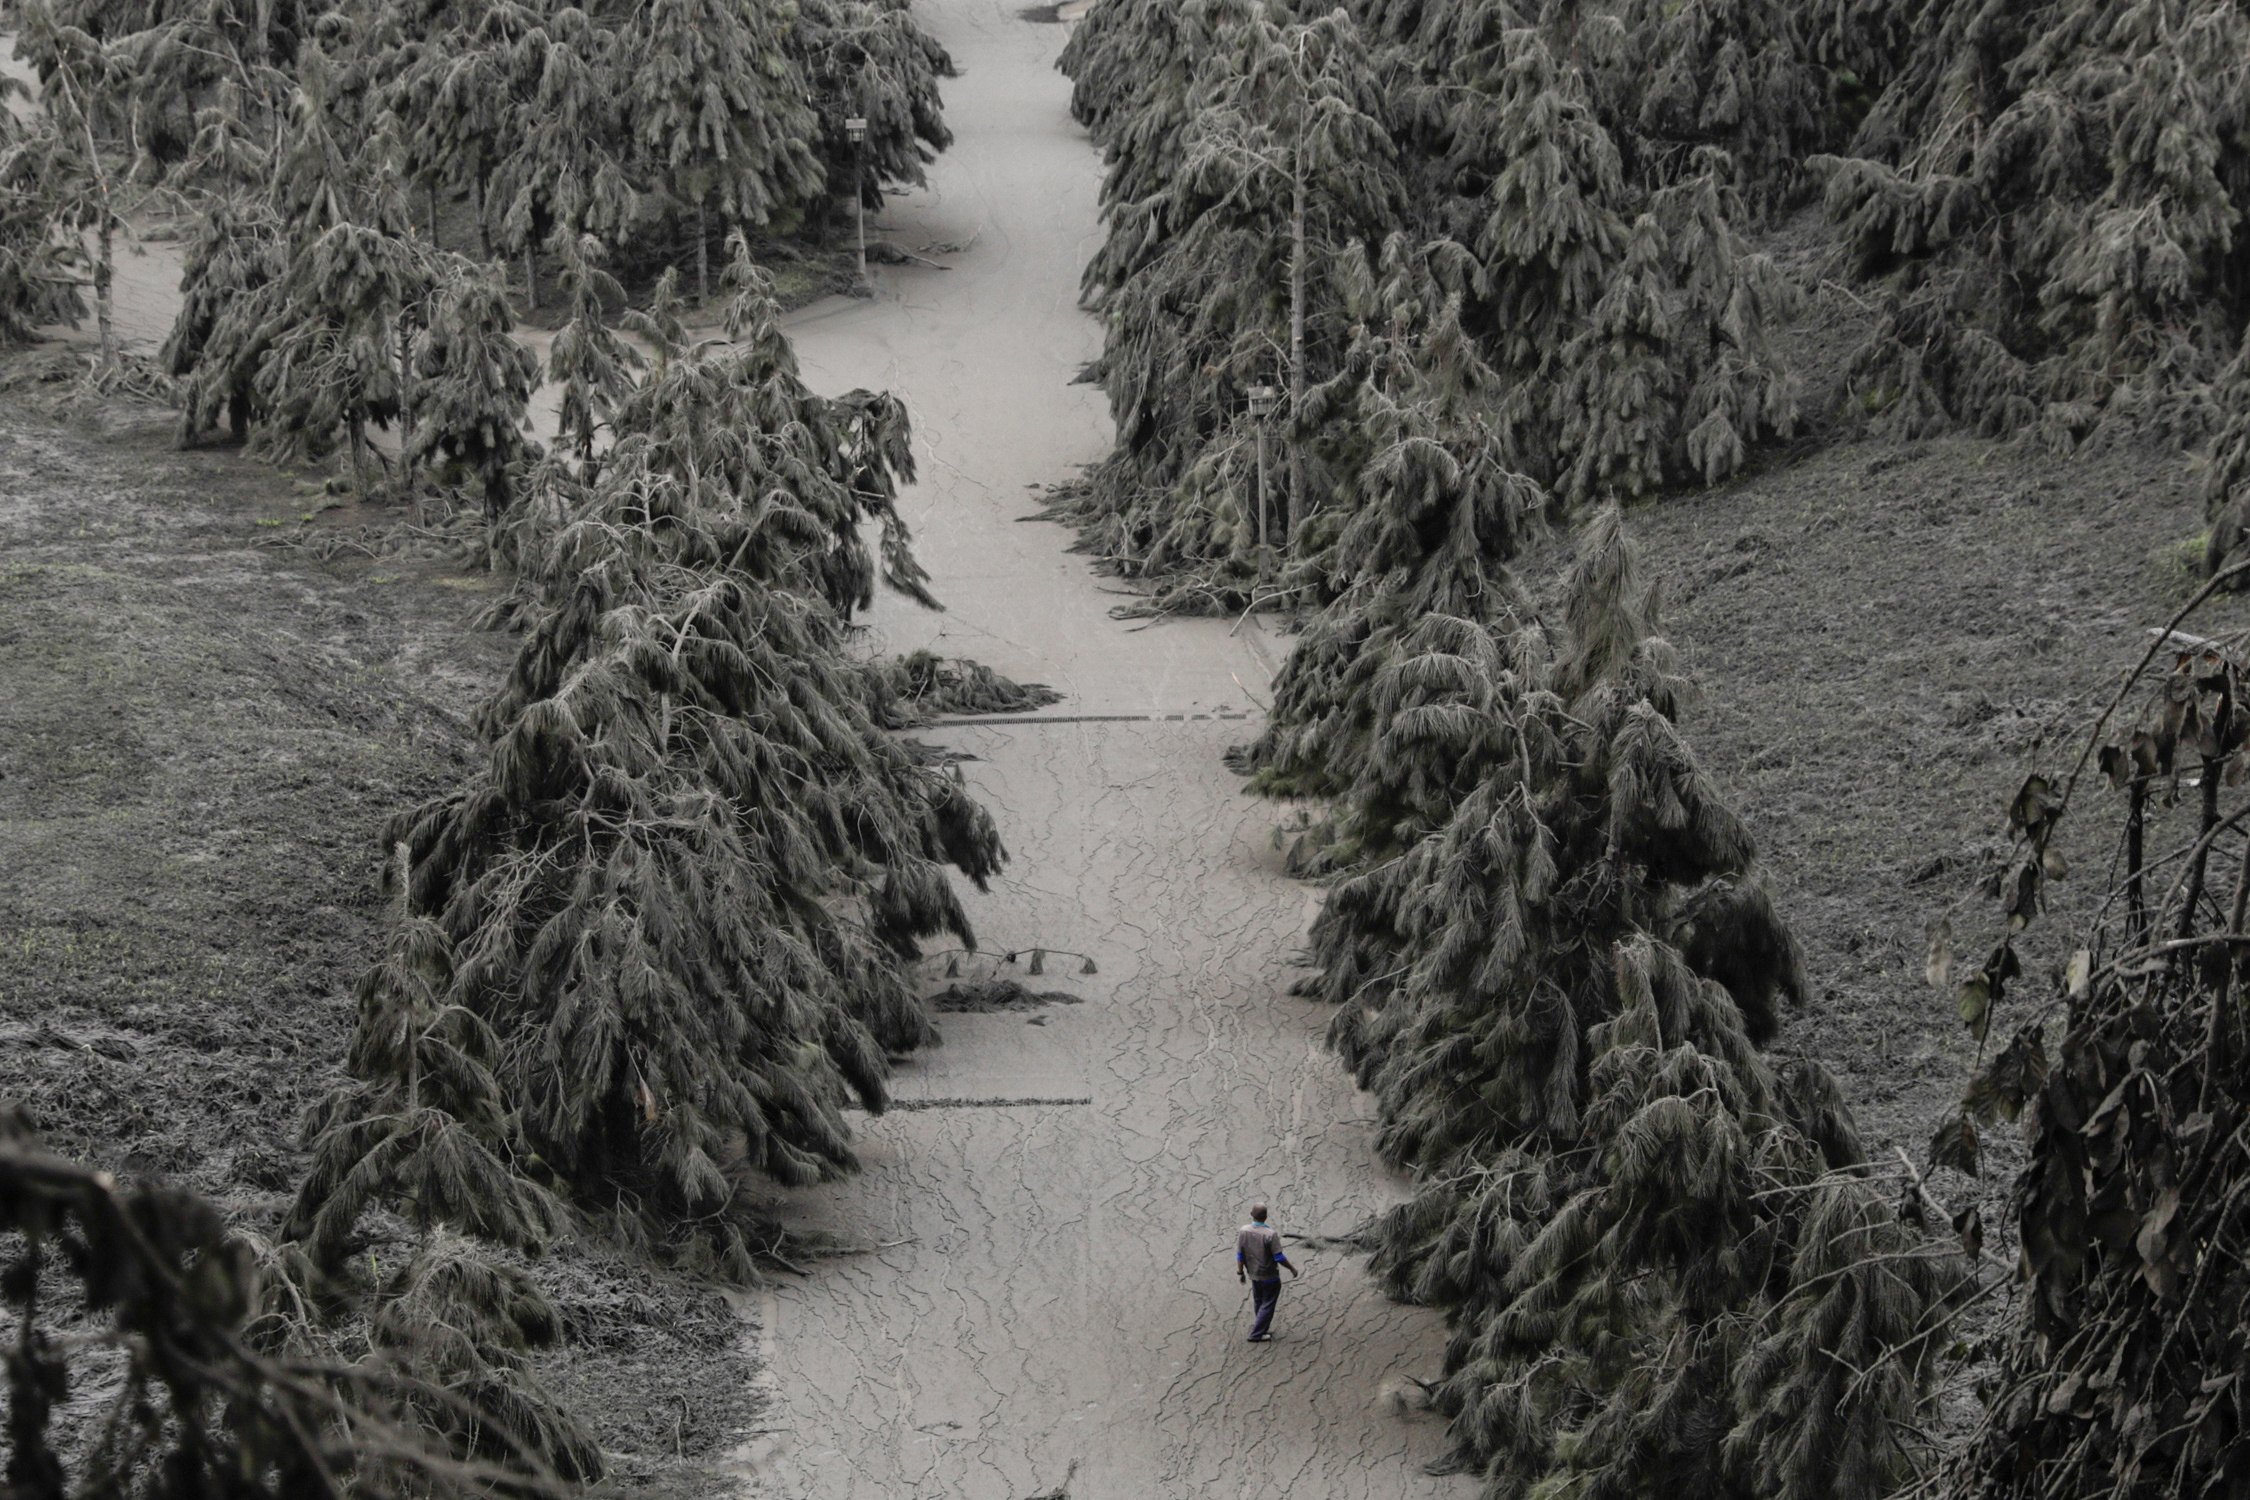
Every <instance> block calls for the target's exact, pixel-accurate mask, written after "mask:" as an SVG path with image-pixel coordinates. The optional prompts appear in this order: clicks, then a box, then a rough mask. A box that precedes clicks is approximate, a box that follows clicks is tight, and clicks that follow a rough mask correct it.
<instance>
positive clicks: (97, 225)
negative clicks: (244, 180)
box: [4, 0, 133, 370]
mask: <svg viewBox="0 0 2250 1500" xmlns="http://www.w3.org/2000/svg"><path fill="white" fill-rule="evenodd" d="M21 24H22V27H23V31H24V38H25V41H26V42H27V43H28V44H29V46H28V49H27V50H29V51H31V52H32V53H33V55H34V56H35V57H37V58H38V59H39V62H40V65H41V67H40V73H41V92H40V101H39V116H38V118H37V119H36V120H35V121H33V122H32V123H31V124H30V125H28V126H25V125H18V124H15V123H14V122H11V124H10V131H11V134H12V136H13V141H12V142H11V150H10V153H9V154H10V156H11V157H13V158H14V160H13V161H10V162H7V163H5V164H4V165H5V166H6V168H7V170H8V172H9V174H10V175H11V176H13V177H15V178H16V179H17V180H18V181H19V182H22V183H24V184H25V187H26V190H27V191H26V196H25V198H24V199H23V200H20V201H21V202H22V205H23V206H24V207H26V208H44V210H45V214H46V218H47V224H46V226H45V227H44V233H43V234H41V233H38V232H37V231H30V232H28V233H27V234H26V235H25V244H26V248H27V249H32V254H31V256H30V258H29V259H28V260H27V261H25V262H23V269H22V270H19V271H18V272H17V273H16V276H17V280H18V282H19V285H21V284H22V283H23V280H24V278H25V276H26V273H29V274H32V275H37V274H42V273H49V274H51V273H52V272H53V271H55V270H60V269H63V268H64V267H66V266H68V265H70V264H71V263H72V262H79V263H82V264H83V266H84V272H85V286H86V289H87V290H89V291H91V292H92V293H93V297H92V302H93V311H94V325H95V328H96V330H97V338H98V341H99V342H98V350H99V355H98V357H99V359H100V361H101V365H102V368H103V369H105V370H107V369H109V368H111V367H113V366H114V365H115V364H116V362H117V334H116V308H115V296H114V292H113V283H114V281H115V279H116V269H117V240H118V237H119V236H120V235H121V234H123V233H124V232H125V230H126V223H125V200H124V189H125V170H126V168H128V167H129V166H130V165H131V161H130V158H129V157H128V158H125V159H124V160H120V159H119V157H120V156H121V155H122V153H120V152H118V151H116V150H115V149H114V148H112V147H110V146H109V145H108V144H107V143H106V142H105V141H104V139H103V136H104V134H105V133H106V132H105V126H106V124H107V121H108V119H109V117H110V116H111V115H113V114H115V113H117V112H118V111H119V109H120V108H121V107H122V106H123V105H124V104H125V103H126V101H127V100H129V98H130V97H131V95H132V79H133V74H132V68H131V65H130V62H129V59H128V57H127V54H126V49H124V48H123V47H121V46H118V45H116V44H114V43H106V42H104V41H103V40H102V39H101V38H99V37H97V36H94V35H92V34H91V33H89V32H86V31H83V30H80V29H79V28H78V27H76V26H72V25H68V24H66V23H64V22H62V21H60V20H58V19H57V18H56V16H55V15H54V13H53V12H52V11H51V10H50V9H49V8H48V6H47V5H46V4H44V3H43V0H26V3H25V4H24V6H23V7H22V22H21ZM32 182H36V184H37V185H36V187H32V186H30V184H31V183H32ZM27 230H28V226H27ZM89 236H90V237H91V238H92V240H93V249H92V251H91V252H87V251H86V250H84V249H83V246H84V245H85V242H86V239H87V238H88V237H89ZM58 243H59V244H60V245H61V246H62V247H64V249H65V252H66V254H65V256H64V257H63V258H61V259H58V258H57V257H55V256H53V255H51V254H41V253H39V252H40V250H43V249H44V247H45V246H46V245H50V244H58ZM33 247H38V249H33ZM71 251H75V252H76V253H68V252H71ZM19 253H20V252H19ZM48 300H50V301H52V300H53V299H52V298H50V299H48ZM64 305H66V306H67V299H66V300H65V304H64Z"/></svg>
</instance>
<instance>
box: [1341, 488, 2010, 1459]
mask: <svg viewBox="0 0 2250 1500" xmlns="http://www.w3.org/2000/svg"><path fill="white" fill-rule="evenodd" d="M1654 626H1655V620H1654V591H1653V589H1652V588H1651V587H1650V585H1649V584H1648V583H1647V582H1646V581H1645V580H1644V579H1643V578H1642V577H1641V575H1640V572H1639V569H1638V565H1637V562H1636V560H1635V558H1634V555H1633V551H1632V549H1631V547H1630V545H1629V544H1628V542H1627V540H1626V538H1625V536H1624V534H1623V528H1622V524H1621V522H1620V521H1619V519H1618V516H1617V513H1616V511H1615V510H1614V509H1607V510H1604V511H1603V512H1601V513H1600V514H1599V515H1598V516H1597V517H1596V518H1595V520H1594V521H1593V522H1592V524H1591V525H1590V527H1589V528H1588V530H1587V532H1586V534H1585V535H1584V536H1583V537H1582V538H1581V540H1580V544H1579V555H1578V561H1577V563H1576V565H1575V567H1574V569H1573V571H1572V574H1571V576H1570V578H1569V580H1568V582H1567V584H1566V586H1565V590H1564V603H1563V607H1562V612H1561V618H1560V619H1559V620H1553V621H1544V620H1540V619H1538V618H1537V617H1536V616H1534V615H1533V614H1532V613H1531V612H1530V611H1529V610H1528V608H1517V609H1508V608H1493V607H1492V606H1490V605H1487V606H1486V618H1484V619H1481V620H1480V619H1474V618H1464V617H1462V616H1459V615H1448V614H1440V613H1436V612H1428V613H1423V614H1421V615H1419V616H1418V617H1415V618H1413V619H1411V620H1410V621H1407V622H1405V623H1404V625H1403V628H1401V629H1400V630H1399V632H1398V635H1397V638H1396V640H1395V642H1394V643H1392V644H1391V645H1390V647H1389V649H1388V651H1387V659H1386V660H1385V661H1384V662H1383V664H1382V666H1381V669H1380V670H1379V671H1376V672H1373V673H1371V674H1368V675H1367V676H1366V677H1364V678H1362V679H1359V680H1358V681H1357V682H1356V683H1355V686H1356V687H1358V689H1359V691H1361V692H1364V693H1366V694H1368V695H1370V697H1371V699H1372V702H1373V704H1374V705H1375V707H1376V709H1377V711H1376V712H1375V713H1373V714H1371V715H1369V716H1367V718H1366V720H1365V722H1366V723H1368V724H1369V725H1370V726H1371V728H1372V732H1373V734H1374V736H1375V739H1374V743H1373V744H1372V745H1371V746H1369V747H1368V750H1367V752H1366V753H1365V754H1364V755H1363V756H1362V757H1361V758H1360V760H1359V761H1358V766H1359V774H1358V775H1357V776H1356V777H1355V778H1354V781H1353V784H1352V785H1350V786H1349V787H1346V788H1344V789H1342V790H1340V791H1339V792H1338V793H1337V794H1336V795H1337V799H1338V805H1339V808H1340V809H1341V810H1342V811H1343V812H1344V814H1345V815H1346V816H1348V817H1353V818H1355V819H1356V820H1357V821H1356V826H1357V828H1358V829H1359V830H1360V832H1359V837H1360V842H1361V847H1362V849H1364V850H1365V851H1367V855H1368V858H1367V861H1366V862H1365V863H1363V864H1362V866H1361V867H1360V868H1359V869H1358V870H1357V871H1356V873H1353V874H1352V875H1351V876H1350V878H1348V879H1346V880H1344V881H1343V882H1342V883H1340V884H1338V885H1336V886H1335V887H1334V888H1333V889H1332V890H1331V892H1330V893H1329V896H1328V898H1327V900H1326V901H1325V903H1324V904H1323V908H1322V911H1321V914H1320V916H1319V918H1318V919H1317V920H1316V923H1315V926H1314V931H1313V940H1314V947H1315V956H1316V958H1317V960H1318V962H1319V965H1320V970H1321V972H1320V974H1319V975H1318V976H1317V978H1315V979H1313V980H1311V981H1309V982H1308V984H1309V988H1310V990H1311V992H1312V993H1315V994H1318V995H1320V996H1322V997H1324V998H1326V999H1328V1000H1330V1001H1332V1002H1334V1004H1335V1005H1336V1007H1337V1010H1336V1017H1335V1020H1334V1021H1333V1023H1332V1024H1331V1028H1330V1038H1331V1040H1332V1042H1333V1043H1334V1045H1335V1046H1336V1047H1337V1048H1338V1050H1339V1051H1341V1052H1342V1053H1343V1055H1344V1057H1345V1058H1346V1059H1347V1061H1349V1062H1350V1063H1351V1064H1352V1065H1353V1067H1354V1068H1355V1070H1356V1071H1357V1074H1358V1077H1359V1079H1360V1082H1361V1084H1362V1085H1363V1086H1364V1087H1366V1088H1369V1089H1370V1090H1372V1091H1373V1092H1374V1094H1375V1096H1376V1101H1377V1105H1378V1108H1379V1111H1380V1119H1381V1125H1380V1129H1379V1134H1378V1145H1379V1148H1380V1150H1381V1151H1382V1152H1383V1154H1384V1156H1385V1157H1386V1158H1388V1159H1389V1160H1391V1161H1393V1162H1394V1163H1396V1164H1398V1165H1400V1166H1402V1167H1405V1168H1408V1169H1410V1170H1412V1171H1413V1172H1414V1173H1415V1174H1416V1176H1417V1178H1418V1187H1417V1191H1416V1193H1415V1195H1414V1197H1413V1198H1412V1199H1411V1200H1410V1201H1409V1202H1407V1203H1406V1204H1404V1205H1402V1206H1401V1207H1399V1208H1397V1209H1395V1210H1393V1211H1391V1212H1390V1213H1388V1214H1386V1215H1385V1216H1383V1217H1382V1219H1381V1220H1380V1221H1379V1222H1378V1223H1377V1225H1376V1226H1375V1227H1374V1230H1373V1237H1374V1240H1375V1262H1374V1263H1375V1267H1376V1270H1377V1271H1378V1273H1379V1274H1380V1275H1381V1276H1382V1277H1383V1278H1384V1280H1385V1282H1386V1283H1387V1284H1388V1285H1389V1286H1390V1287H1391V1288H1392V1289H1393V1290H1394V1291H1395V1292H1396V1293H1398V1294H1399V1295H1402V1296H1405V1297H1408V1298H1411V1299H1413V1300H1416V1301H1420V1302H1424V1303H1429V1304H1432V1305H1435V1306H1438V1307H1441V1308H1443V1309H1445V1311H1446V1313H1447V1316H1448V1319H1449V1321H1450V1323H1451V1325H1452V1327H1453V1336H1452V1338H1451V1340H1450V1341H1449V1343H1448V1346H1447V1350H1446V1375H1445V1378H1444V1380H1443V1381H1442V1382H1440V1383H1439V1385H1438V1386H1437V1387H1436V1391H1435V1400H1436V1402H1437V1404H1438V1406H1439V1408H1440V1409H1441V1410H1443V1411H1445V1412H1446V1413H1447V1414H1449V1415H1450V1416H1451V1418H1452V1433H1453V1436H1454V1439H1455V1441H1456V1443H1457V1444H1458V1447H1459V1452H1460V1459H1461V1461H1462V1462H1463V1463H1464V1464H1466V1465H1469V1466H1473V1467H1475V1468H1478V1469H1480V1470H1481V1471H1482V1472H1483V1473H1484V1475H1485V1478H1486V1493H1487V1494H1489V1495H1492V1496H1495V1497H1501V1496H1507V1497H1515V1496H1522V1495H1527V1494H1541V1495H1545V1494H1561V1493H1573V1494H1616V1495H1624V1494H1646V1493H1653V1492H1661V1493H1666V1494H1680V1495H1683V1496H1692V1497H1698V1500H1700V1497H1711V1500H1720V1497H1736V1496H1788V1497H1792V1500H1795V1497H1803V1500H1812V1497H1816V1496H1852V1497H1866V1500H1872V1497H1873V1496H1876V1495H1878V1494H1881V1493H1883V1492H1884V1491H1885V1490H1886V1488H1887V1487H1889V1486H1890V1485H1892V1484H1893V1483H1895V1482H1897V1481H1898V1480H1899V1479H1901V1478H1903V1477H1904V1476H1905V1475H1906V1474H1907V1473H1908V1472H1909V1467H1908V1465H1909V1444H1910V1439H1909V1437H1908V1436H1907V1434H1909V1433H1910V1432H1912V1431H1913V1430H1914V1428H1913V1424H1914V1422H1915V1420H1916V1417H1917V1412H1918V1408H1919V1405H1920V1400H1921V1397H1922V1394H1923V1391H1924V1389H1925V1384H1926V1376H1927V1372H1928V1369H1929V1367H1930V1364H1931V1362H1932V1359H1933V1348H1934V1345H1935V1339H1936V1334H1937V1333H1938V1331H1939V1330H1940V1329H1942V1327H1943V1325H1944V1320H1945V1317H1946V1310H1947V1299H1948V1295H1949V1294H1950V1293H1951V1292H1952V1291H1953V1290H1954V1289H1955V1288H1956V1287H1957V1286H1959V1285H1960V1284H1961V1282H1962V1280H1963V1277H1964V1274H1965V1268H1964V1267H1963V1266H1962V1264H1961V1263H1960V1256H1959V1254H1958V1252H1957V1250H1949V1249H1948V1248H1947V1247H1945V1246H1943V1245H1939V1244H1930V1243H1926V1242H1925V1240H1924V1238H1923V1236H1922V1235H1921V1234H1920V1233H1918V1232H1916V1231H1914V1230H1911V1229H1909V1228H1907V1227H1906V1226H1904V1225H1902V1224H1901V1222H1900V1221H1899V1218H1898V1216H1897V1214H1896V1212H1895V1210H1894V1208H1893V1206H1892V1202H1891V1200H1890V1195H1889V1194H1888V1193H1887V1192H1886V1191H1885V1190H1884V1187H1883V1186H1882V1185H1881V1184H1880V1183H1879V1182H1877V1181H1876V1180H1873V1177H1872V1173H1871V1171H1870V1169H1869V1167H1868V1165H1867V1163H1866V1162H1865V1160H1864V1157H1863V1154H1862V1151H1861V1149H1860V1145H1859V1141H1858V1136H1857V1132H1856V1130H1855V1129H1854V1127H1853V1124H1852V1121H1851V1116H1850V1113H1849V1111H1848V1110H1847V1109H1846V1108H1845V1106H1844V1104H1843V1102H1842V1100H1841V1099H1840V1097H1839V1096H1838V1095H1837V1092H1836V1089H1835V1086H1834V1084H1833V1083H1832V1082H1831V1080H1830V1079H1829V1077H1828V1075H1827V1073H1826V1072H1825V1070H1823V1069H1822V1068H1821V1067H1820V1066H1819V1065H1818V1064H1817V1063H1815V1062H1813V1061H1811V1060H1810V1059H1804V1058H1797V1059H1790V1060H1787V1061H1778V1060H1775V1059H1773V1058H1770V1057H1768V1056H1767V1055H1766V1054H1764V1053H1763V1052H1761V1051H1760V1046H1761V1044H1762V1043H1764V1042H1766V1041H1769V1040H1770V1039H1771V1038H1772V1037H1773V1035H1774V1032H1775V1029H1776V1026H1777V1023H1778V1007H1779V1002H1780V1001H1781V1000H1782V999H1784V998H1787V999H1798V998H1801V996H1802V994H1803V991H1804V989H1805V977H1804V973H1803V969H1802V963H1801V960H1800V957H1799V953H1798V948H1797V944H1796V942H1795V939H1794V938H1793V937H1792V936H1791V934H1790V932H1789V929H1788V927H1787V926H1786V924H1785V923H1784V922H1783V921H1782V920H1781V918H1780V916H1779V914H1778V913H1777V911H1776V910H1775V908H1774V905H1773V902H1772V900H1771V897H1770V895H1769V894H1768V892H1767V889H1766V886H1765V884H1764V881H1763V878H1762V877H1761V875H1760V874H1759V872H1758V869H1757V866H1756V862H1755V852H1754V849H1753V846H1752V843H1751V840H1750V837H1749V834H1748V832H1747V830H1746V829H1745V828H1744V827H1743V825H1742V823H1741V821H1740V820H1739V819H1738V818H1737V817H1736V816H1735V814H1734V813H1733V812H1732V811H1731V810H1730V809H1728V808H1727V807H1726V805H1725V804H1724V802H1723V801H1722V800H1721V798H1720V797H1719V795H1718V793H1717V790H1716V788H1714V787H1713V786H1712V785H1711V784H1710V782H1709V780H1708V779H1707V778H1706V777H1705V775H1704V774H1703V772H1702V770H1701V768H1700V767H1699V766H1698V765H1697V763H1696V761H1695V757H1694V755H1693V754H1692V752H1691V751H1690V750H1689V749H1688V747H1687V745H1686V744H1685V742H1684V741H1683V740H1682V739H1681V737H1680V734H1679V732H1678V729H1677V728H1676V726H1675V723H1674V719H1675V715H1676V713H1677V709H1678V704H1679V702H1680V699H1681V696H1682V694H1683V692H1684V690H1685V686H1686V685H1685V683H1684V682H1683V680H1682V679H1681V678H1680V676H1679V674H1678V669H1677V666H1676V664H1675V662H1674V659H1673V655H1672V652H1671V650H1670V648H1669V647H1668V646H1667V645H1666V644H1665V643H1664V642H1663V641H1662V639H1661V638H1659V637H1658V636H1656V635H1655V633H1654ZM1447 804H1450V811H1449V812H1447V811H1445V809H1446V807H1447ZM1386 820H1387V821H1388V822H1389V823H1390V824H1391V827H1392V830H1393V831H1392V832H1390V834H1389V836H1388V837H1386V836H1385V831H1384V828H1383V824H1384V822H1385V821H1386ZM1424 827H1431V828H1432V831H1431V832H1429V833H1427V834H1426V835H1422V836H1418V837H1413V836H1412V835H1415V834H1416V833H1417V832H1418V831H1419V830H1420V829H1422V828H1424ZM1386 850H1395V851H1396V852H1389V853H1385V852H1384V851H1386Z"/></svg>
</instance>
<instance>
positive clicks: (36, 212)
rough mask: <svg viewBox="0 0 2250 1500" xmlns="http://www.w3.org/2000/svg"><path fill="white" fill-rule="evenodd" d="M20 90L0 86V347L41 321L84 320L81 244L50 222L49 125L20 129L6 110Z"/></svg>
mask: <svg viewBox="0 0 2250 1500" xmlns="http://www.w3.org/2000/svg"><path fill="white" fill-rule="evenodd" d="M22 92H24V90H23V86H22V84H21V83H20V82H19V81H18V80H15V79H12V78H11V79H4V80H0V342H6V343H20V342H23V341H25V340H27V339H29V338H30V337H31V331H32V330H33V329H34V328H37V327H39V326H40V325H42V324H46V323H67V324H70V325H72V326H76V324H77V323H78V321H79V319H81V318H83V317H84V316H85V315H86V299H85V295H84V293H83V292H82V291H81V290H80V289H81V287H82V286H83V285H84V279H83V277H82V275H81V273H80V265H81V263H82V262H83V261H84V259H85V247H84V244H83V242H80V241H78V240H77V239H76V237H75V236H72V235H70V234H67V233H65V232H63V231H62V230H61V229H60V227H59V226H58V224H57V222H56V208H57V206H58V205H57V202H56V199H55V196H54V182H55V178H56V174H55V172H54V170H53V168H52V166H51V165H50V163H51V160H52V157H53V154H54V144H55V143H54V138H53V130H52V127H51V126H50V125H48V124H46V123H45V122H43V121H41V122H34V123H31V124H26V123H24V122H21V121H19V120H17V118H16V116H15V114H14V113H13V112H12V111H11V110H10V109H9V108H8V107H7V104H8V99H9V97H10V96H11V95H15V94H20V93H22Z"/></svg>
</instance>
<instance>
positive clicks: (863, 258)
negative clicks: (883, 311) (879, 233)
mask: <svg viewBox="0 0 2250 1500" xmlns="http://www.w3.org/2000/svg"><path fill="white" fill-rule="evenodd" d="M844 134H846V135H848V136H850V137H851V139H852V212H853V213H854V214H855V215H856V216H857V218H858V220H859V284H860V285H861V286H865V285H867V187H866V170H867V169H866V163H865V161H864V158H865V156H866V151H865V142H866V140H867V117H866V116H865V115H853V116H852V117H851V118H850V119H848V120H846V121H845V122H844Z"/></svg>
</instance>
